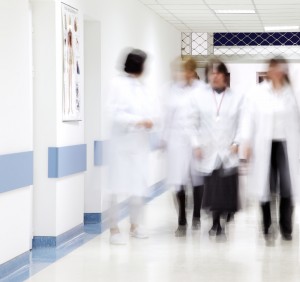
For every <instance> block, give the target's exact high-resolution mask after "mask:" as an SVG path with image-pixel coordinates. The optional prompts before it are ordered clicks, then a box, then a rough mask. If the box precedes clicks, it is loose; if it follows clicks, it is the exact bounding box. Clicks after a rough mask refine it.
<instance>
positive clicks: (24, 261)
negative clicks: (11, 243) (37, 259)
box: [0, 251, 30, 281]
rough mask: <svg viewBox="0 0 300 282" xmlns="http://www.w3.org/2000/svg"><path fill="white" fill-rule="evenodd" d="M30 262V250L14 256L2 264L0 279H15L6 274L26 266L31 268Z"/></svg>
mask: <svg viewBox="0 0 300 282" xmlns="http://www.w3.org/2000/svg"><path fill="white" fill-rule="evenodd" d="M29 263H30V252H29V251H28V252H26V253H24V254H21V255H19V256H17V257H15V258H13V259H12V260H10V261H8V262H5V263H3V264H0V280H1V281H3V280H2V279H4V278H7V280H6V281H13V279H10V278H9V277H6V276H8V275H10V274H12V273H14V272H16V271H18V270H20V269H22V268H24V267H25V266H27V267H28V268H29ZM4 281H5V280H4ZM19 281H21V280H19ZM22 281H23V280H22Z"/></svg>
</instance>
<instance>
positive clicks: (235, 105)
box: [192, 61, 242, 236]
mask: <svg viewBox="0 0 300 282" xmlns="http://www.w3.org/2000/svg"><path fill="white" fill-rule="evenodd" d="M206 76H207V82H208V86H207V89H206V93H205V94H204V95H197V96H195V97H194V100H193V105H192V107H193V108H194V113H193V115H194V126H195V132H194V133H195V134H194V136H193V140H192V144H193V147H194V154H195V156H196V157H197V159H198V162H197V165H196V169H197V170H198V171H199V172H201V173H202V174H204V175H205V177H204V195H203V201H202V207H203V208H204V209H207V210H209V211H211V212H212V216H213V224H212V227H211V229H210V231H209V235H211V236H213V235H217V236H219V235H224V234H225V233H224V227H223V226H222V225H221V216H223V215H228V214H230V213H234V212H236V211H237V210H238V164H239V157H238V148H239V141H240V140H239V125H240V123H239V120H240V111H241V106H242V95H240V94H238V93H234V92H232V91H231V90H230V89H229V88H228V83H229V81H228V77H229V73H228V70H227V67H226V65H225V64H224V63H223V62H220V61H211V62H209V63H208V64H207V66H206Z"/></svg>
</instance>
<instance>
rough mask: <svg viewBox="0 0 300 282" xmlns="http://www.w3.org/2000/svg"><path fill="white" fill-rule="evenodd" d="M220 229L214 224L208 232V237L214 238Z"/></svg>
mask: <svg viewBox="0 0 300 282" xmlns="http://www.w3.org/2000/svg"><path fill="white" fill-rule="evenodd" d="M220 229H222V227H221V226H220V225H217V224H214V225H213V226H212V228H211V229H210V230H209V231H208V234H209V236H216V235H217V234H218V233H219V232H220V231H219V230H220Z"/></svg>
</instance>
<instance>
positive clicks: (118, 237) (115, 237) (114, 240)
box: [109, 233, 127, 245]
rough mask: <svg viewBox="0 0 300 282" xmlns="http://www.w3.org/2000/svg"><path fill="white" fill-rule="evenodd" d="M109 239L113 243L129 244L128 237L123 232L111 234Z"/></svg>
mask: <svg viewBox="0 0 300 282" xmlns="http://www.w3.org/2000/svg"><path fill="white" fill-rule="evenodd" d="M109 241H110V243H111V244H112V245H126V244H127V239H126V238H125V237H124V236H123V235H122V234H121V233H116V234H113V235H110V239H109Z"/></svg>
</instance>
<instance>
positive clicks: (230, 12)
mask: <svg viewBox="0 0 300 282" xmlns="http://www.w3.org/2000/svg"><path fill="white" fill-rule="evenodd" d="M215 13H216V14H255V13H256V12H255V10H215Z"/></svg>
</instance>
